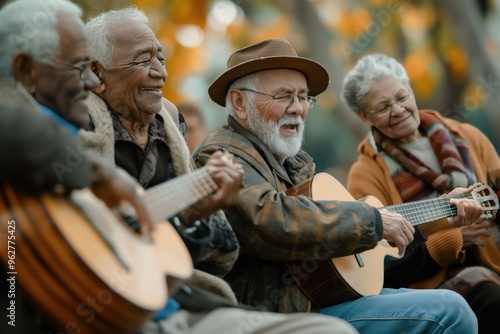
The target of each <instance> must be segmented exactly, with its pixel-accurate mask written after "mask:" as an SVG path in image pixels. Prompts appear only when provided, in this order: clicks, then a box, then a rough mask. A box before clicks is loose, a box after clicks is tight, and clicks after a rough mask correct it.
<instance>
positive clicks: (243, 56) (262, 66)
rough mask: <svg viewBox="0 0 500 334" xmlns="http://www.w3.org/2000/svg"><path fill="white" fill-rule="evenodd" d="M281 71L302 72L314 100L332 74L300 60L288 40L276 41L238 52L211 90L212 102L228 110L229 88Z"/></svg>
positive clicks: (231, 58)
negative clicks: (258, 74) (246, 78)
mask: <svg viewBox="0 0 500 334" xmlns="http://www.w3.org/2000/svg"><path fill="white" fill-rule="evenodd" d="M281 68H284V69H291V70H297V71H299V72H302V73H303V74H304V75H305V76H306V80H307V85H308V88H309V94H310V95H312V96H316V95H318V94H320V93H321V92H323V91H325V89H326V88H327V87H328V83H329V76H328V72H327V71H326V69H325V68H324V67H323V66H322V65H320V64H319V63H317V62H315V61H314V60H310V59H307V58H302V57H299V56H298V55H297V52H295V50H294V48H293V46H292V45H291V44H290V42H288V41H287V40H284V39H278V38H274V39H267V40H264V41H262V42H259V43H255V44H252V45H249V46H246V47H244V48H242V49H239V50H236V51H235V52H234V53H233V54H232V55H231V57H229V60H228V61H227V70H226V71H225V72H224V73H222V74H221V75H219V76H218V77H217V79H215V80H214V82H212V84H211V85H210V87H208V95H209V96H210V98H211V99H212V101H214V102H215V103H217V104H218V105H221V106H223V107H224V106H225V105H226V94H227V91H228V88H229V86H230V85H231V83H233V81H235V80H236V79H239V78H241V77H244V76H245V75H248V74H251V73H254V72H258V71H264V70H271V69H281Z"/></svg>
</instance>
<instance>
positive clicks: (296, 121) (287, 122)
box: [277, 116, 304, 126]
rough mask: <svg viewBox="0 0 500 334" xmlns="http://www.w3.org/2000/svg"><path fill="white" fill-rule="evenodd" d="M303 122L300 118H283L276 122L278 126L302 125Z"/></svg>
mask: <svg viewBox="0 0 500 334" xmlns="http://www.w3.org/2000/svg"><path fill="white" fill-rule="evenodd" d="M303 123H304V121H303V120H302V118H300V116H283V117H282V118H280V119H279V120H278V124H277V125H278V126H283V125H302V124H303Z"/></svg>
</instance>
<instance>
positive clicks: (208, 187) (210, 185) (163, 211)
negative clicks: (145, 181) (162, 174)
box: [143, 166, 219, 223]
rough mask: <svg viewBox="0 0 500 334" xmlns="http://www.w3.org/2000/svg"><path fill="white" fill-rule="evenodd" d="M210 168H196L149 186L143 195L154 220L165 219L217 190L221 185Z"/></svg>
mask: <svg viewBox="0 0 500 334" xmlns="http://www.w3.org/2000/svg"><path fill="white" fill-rule="evenodd" d="M209 168H210V167H208V166H207V167H203V168H200V169H196V170H194V171H192V172H190V173H187V174H183V175H181V176H178V177H176V178H174V179H172V180H169V181H167V182H163V183H160V184H158V185H155V186H153V187H151V188H148V189H147V190H146V192H145V194H144V196H143V197H144V202H145V205H146V209H147V210H148V212H149V214H150V216H151V219H152V220H153V222H155V223H158V222H161V221H164V220H165V219H168V218H170V217H172V216H174V215H176V214H177V213H179V212H181V211H182V210H184V209H185V208H187V207H189V206H191V205H192V204H194V203H196V202H198V201H199V200H201V199H202V198H204V197H205V196H208V195H210V194H211V193H213V192H215V191H216V190H217V189H218V188H219V187H218V186H217V184H216V183H215V182H214V180H213V179H212V177H211V175H210V170H209Z"/></svg>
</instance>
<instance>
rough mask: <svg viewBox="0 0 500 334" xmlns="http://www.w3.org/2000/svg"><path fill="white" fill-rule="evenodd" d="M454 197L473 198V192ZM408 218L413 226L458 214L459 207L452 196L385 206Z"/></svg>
mask: <svg viewBox="0 0 500 334" xmlns="http://www.w3.org/2000/svg"><path fill="white" fill-rule="evenodd" d="M453 198H469V199H471V198H473V196H472V195H471V194H462V195H458V196H454V197H453ZM384 209H387V210H388V211H390V212H396V213H399V214H401V215H402V216H403V217H405V218H406V220H408V221H409V222H410V223H411V224H412V225H413V226H416V225H420V224H424V223H428V222H431V221H435V220H438V219H442V218H447V217H453V216H456V215H457V207H456V206H454V205H452V204H450V197H439V198H433V199H428V200H422V201H418V202H415V203H412V202H408V203H404V204H395V205H390V206H386V207H384Z"/></svg>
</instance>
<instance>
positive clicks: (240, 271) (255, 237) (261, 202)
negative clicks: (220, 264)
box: [194, 39, 481, 334]
mask: <svg viewBox="0 0 500 334" xmlns="http://www.w3.org/2000/svg"><path fill="white" fill-rule="evenodd" d="M328 82H329V77H328V73H327V72H326V70H325V68H324V67H323V66H322V65H320V64H318V63H317V62H315V61H313V60H310V59H307V58H302V57H299V56H298V55H297V53H296V51H295V50H294V48H293V47H292V45H291V44H290V43H289V42H288V41H286V40H283V39H270V40H264V41H261V42H258V43H255V44H252V45H249V46H247V47H244V48H241V49H239V50H237V51H235V52H234V53H233V54H232V55H231V56H230V58H229V60H228V66H227V70H226V71H225V72H223V73H222V74H221V75H220V76H219V77H217V79H216V80H215V81H214V82H213V83H212V84H211V86H210V87H209V89H208V93H209V95H210V97H211V98H212V100H213V101H215V102H216V103H217V104H219V105H221V106H225V107H226V110H227V112H228V114H229V116H228V124H227V125H225V126H224V127H221V128H219V129H217V130H215V131H213V132H212V133H210V134H209V135H208V137H207V138H206V139H205V141H203V142H202V143H201V144H200V145H199V146H198V148H197V151H195V152H194V157H195V160H196V161H197V163H198V164H199V165H200V166H201V165H203V164H204V163H205V162H206V161H207V158H208V156H210V154H212V152H214V151H219V150H223V151H228V152H230V153H231V154H233V155H234V156H235V157H236V158H237V159H238V161H239V162H240V163H241V164H242V165H243V168H244V170H245V179H244V187H243V188H242V189H241V190H240V196H239V203H238V205H236V206H234V207H231V208H228V209H225V212H226V215H227V217H228V219H229V221H230V223H231V225H232V226H233V229H234V231H235V233H236V235H237V236H238V240H239V241H240V243H241V253H240V256H239V258H238V261H237V262H236V264H235V265H234V267H233V269H232V270H231V271H230V272H229V273H228V275H226V277H225V279H226V280H227V281H228V282H230V284H231V286H232V287H233V289H234V290H235V293H236V295H237V297H238V300H239V301H240V302H242V303H246V304H251V305H260V306H263V307H265V308H266V309H267V310H269V311H274V312H281V313H292V312H303V311H306V310H308V309H309V310H310V309H311V308H312V310H313V311H317V312H321V313H324V314H327V315H331V316H337V317H339V318H343V319H345V320H347V321H348V322H350V323H351V324H352V325H353V326H354V327H355V328H356V329H357V330H358V331H359V332H361V333H403V332H405V333H410V332H411V333H423V332H433V333H443V332H446V333H447V332H450V333H451V332H453V333H464V334H465V333H474V332H475V331H477V321H476V318H475V316H474V314H473V313H472V311H471V309H470V308H469V307H468V305H467V303H466V302H465V300H464V299H463V298H462V297H461V296H460V295H458V294H457V293H454V292H451V291H446V292H445V291H440V292H436V291H421V290H409V289H407V290H405V289H399V290H396V289H383V290H382V293H381V294H380V295H371V296H366V297H362V298H359V299H355V300H349V301H345V300H346V299H344V300H343V301H341V302H331V303H330V304H328V303H325V304H324V305H322V306H318V305H312V307H311V302H310V300H309V299H308V297H310V295H308V294H306V293H304V291H303V290H302V289H299V287H298V285H297V283H296V282H295V280H294V279H293V278H292V277H293V275H294V274H295V276H296V278H297V276H300V277H299V278H303V277H305V276H308V275H312V274H313V271H318V270H319V269H316V268H319V267H320V264H321V263H320V261H321V258H322V259H323V263H324V265H326V266H330V265H329V264H328V263H325V261H324V259H325V254H326V258H332V257H339V256H347V255H354V254H356V253H360V252H363V251H365V250H369V249H372V248H374V247H375V246H376V245H377V244H378V241H379V240H381V239H382V238H384V239H386V240H388V241H390V242H394V243H395V244H396V246H397V247H398V248H399V250H400V253H402V252H403V251H404V249H405V248H406V246H407V245H408V244H409V243H410V242H412V240H413V238H414V236H413V234H414V233H415V240H416V242H418V241H422V239H423V235H422V233H421V232H419V231H417V232H419V233H416V231H415V230H416V229H414V228H413V227H412V226H411V225H410V223H409V222H408V221H406V219H404V218H403V217H402V216H401V215H399V214H396V213H391V212H388V211H386V210H378V209H376V208H374V207H372V206H370V205H368V204H366V203H364V202H354V201H351V202H347V201H335V200H318V201H315V200H314V199H312V198H310V197H308V196H303V195H299V196H291V195H288V194H287V191H288V190H289V189H290V188H292V187H293V186H295V185H299V184H301V183H302V182H304V181H306V180H308V179H309V178H311V177H312V176H314V175H315V165H314V162H313V160H312V158H311V157H310V156H309V155H308V154H307V153H306V152H305V151H303V150H301V145H302V139H303V131H304V127H305V125H304V124H305V120H306V117H307V114H308V112H309V111H310V109H311V108H312V107H313V105H314V102H315V101H316V98H315V96H316V95H318V94H320V93H321V92H323V91H324V90H325V89H326V88H327V86H328ZM331 191H332V197H331V198H334V197H333V196H334V193H335V190H334V189H331ZM470 204H474V203H469V202H467V201H465V202H461V203H458V204H457V205H458V206H460V207H463V206H465V207H466V208H468V209H470V212H471V213H472V216H473V217H477V218H479V216H480V215H481V209H480V207H479V206H477V207H475V206H474V205H470ZM469 205H470V206H469ZM464 217H465V215H461V216H460V217H456V220H454V221H453V222H452V223H453V224H456V225H457V226H459V225H463V224H464V223H465V222H464ZM469 223H471V222H470V221H469ZM320 253H321V254H322V255H321V256H319V254H320ZM290 261H298V262H299V263H301V265H303V269H304V270H303V271H302V272H295V271H292V270H289V269H288V267H287V262H290ZM315 266H317V267H315ZM292 268H293V267H292ZM332 275H333V273H332ZM324 279H325V280H327V279H333V278H330V277H324ZM298 281H299V280H298ZM316 283H317V284H315V286H314V289H317V290H319V289H320V287H321V286H322V285H324V283H325V282H324V281H323V282H321V281H318V282H316ZM311 292H312V291H309V293H311ZM340 292H341V289H334V288H332V289H330V291H326V292H325V294H326V293H330V294H331V295H335V294H339V293H340Z"/></svg>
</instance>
